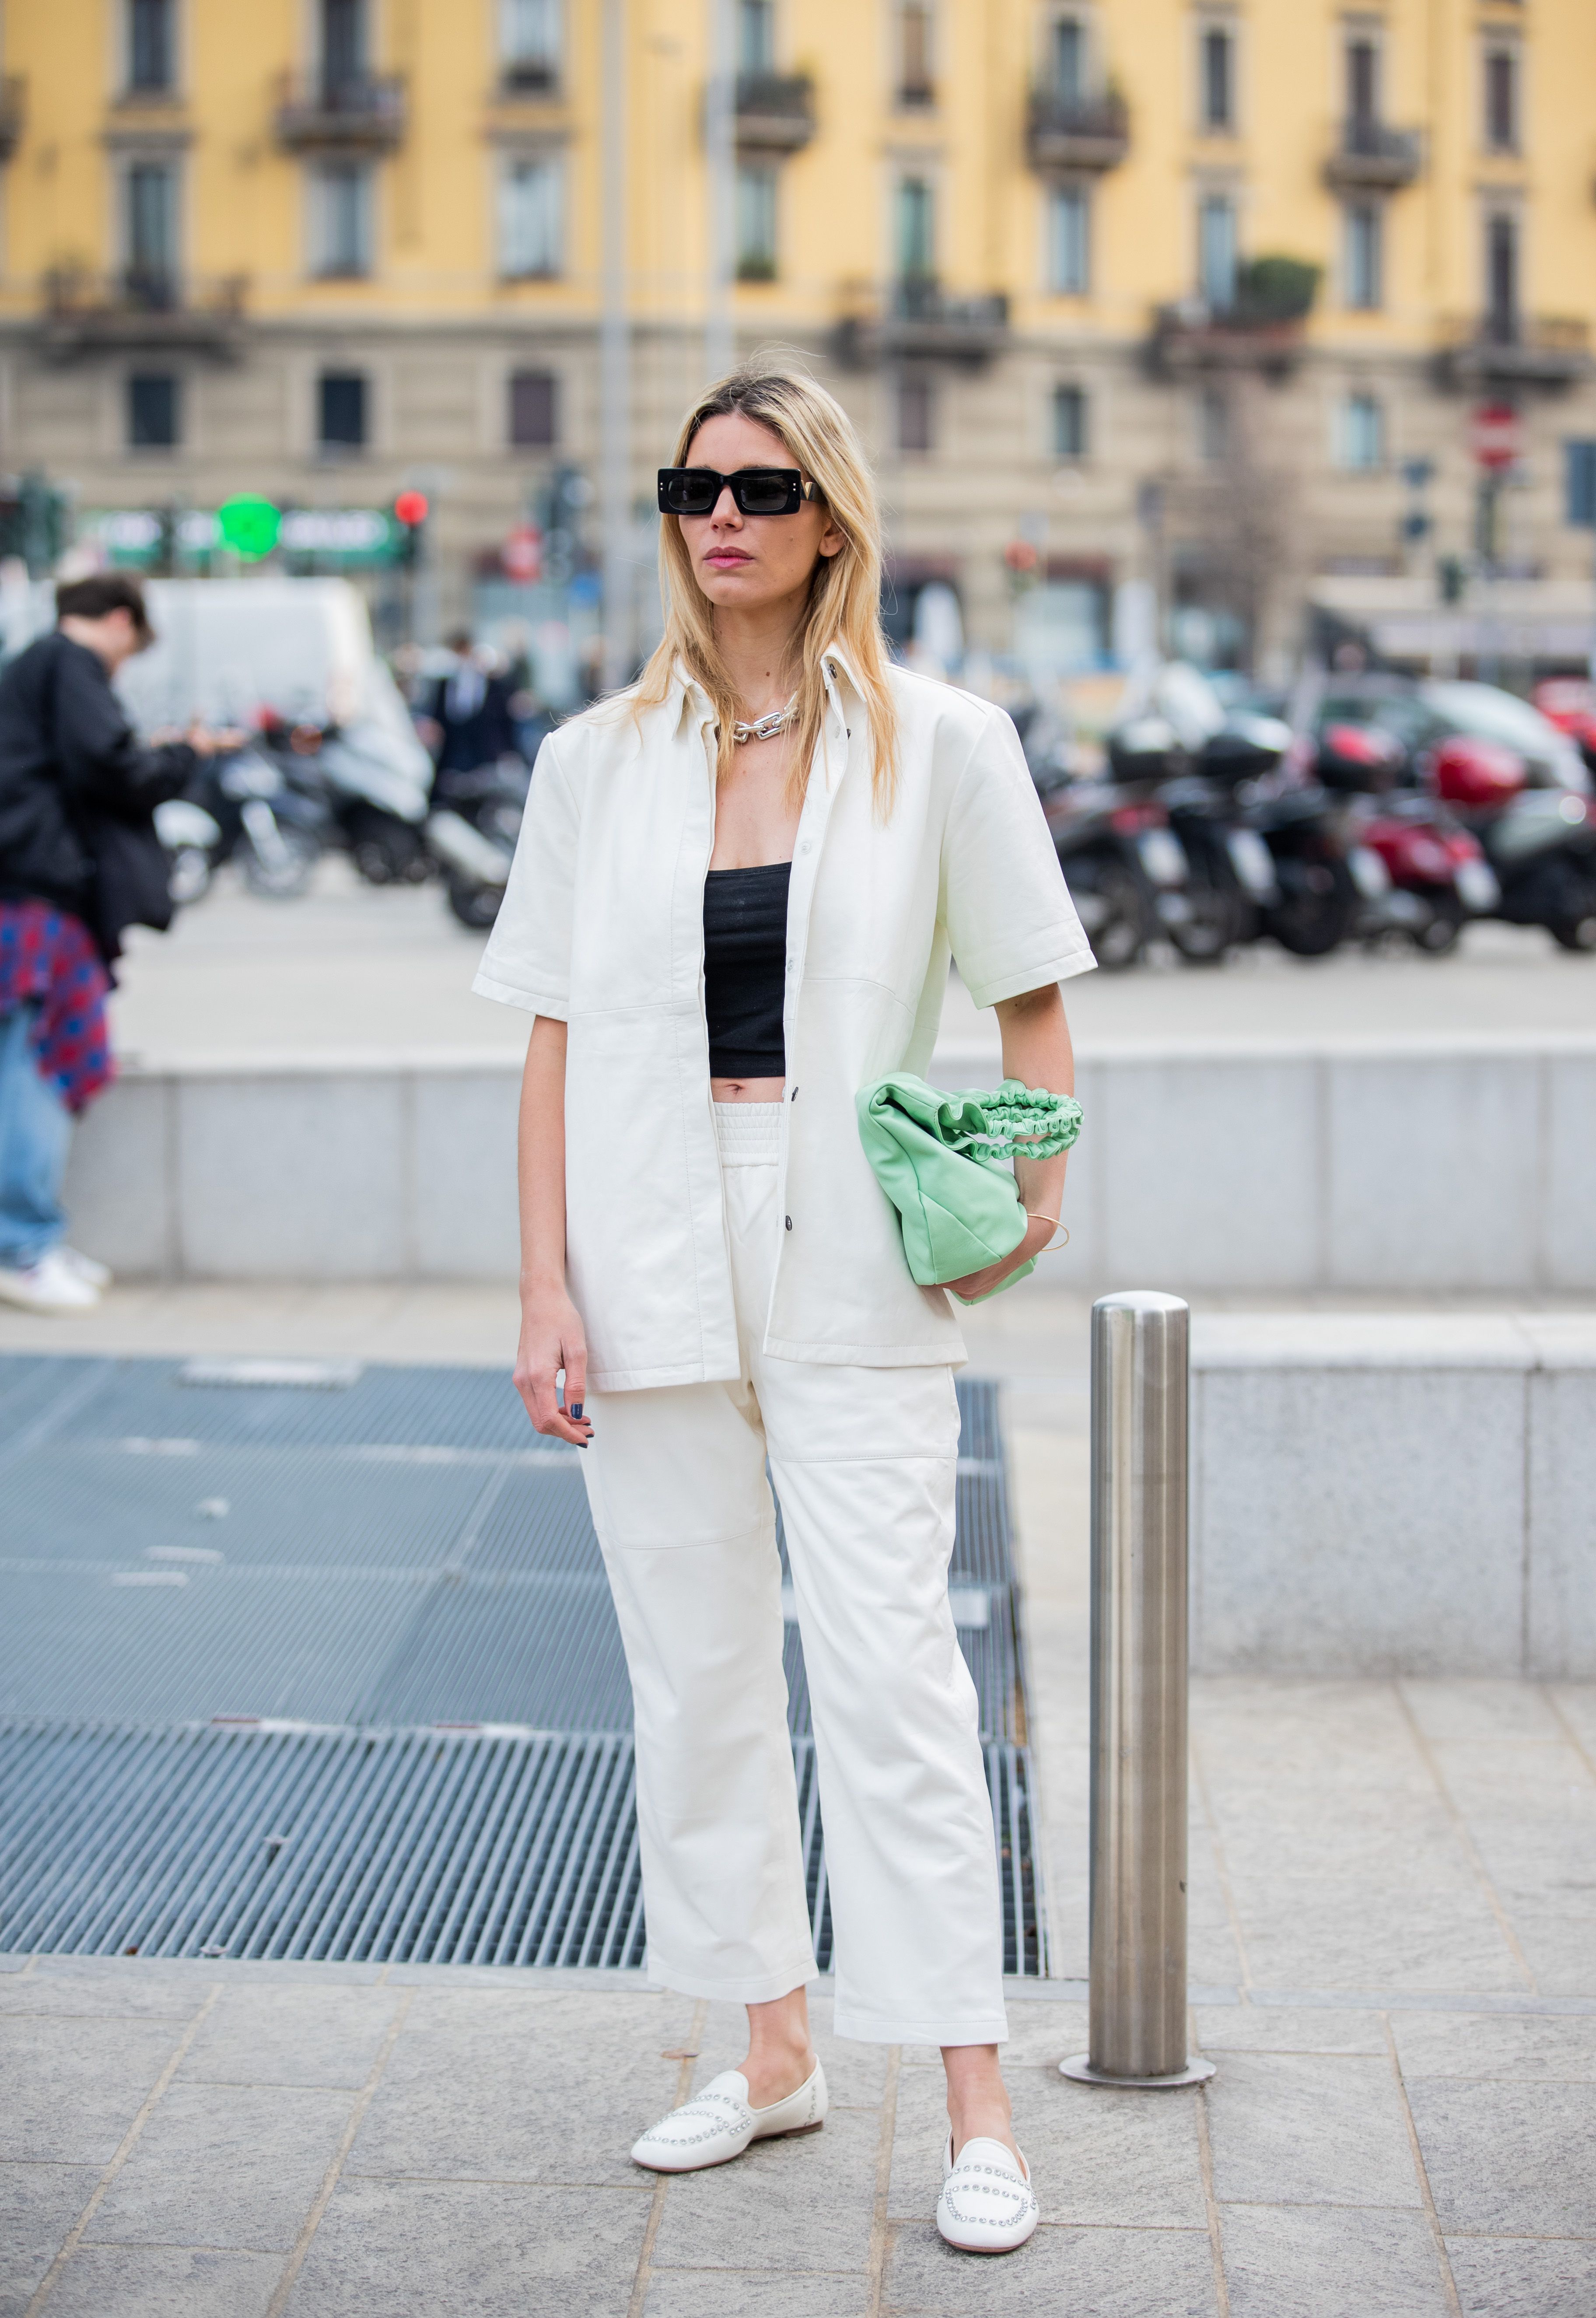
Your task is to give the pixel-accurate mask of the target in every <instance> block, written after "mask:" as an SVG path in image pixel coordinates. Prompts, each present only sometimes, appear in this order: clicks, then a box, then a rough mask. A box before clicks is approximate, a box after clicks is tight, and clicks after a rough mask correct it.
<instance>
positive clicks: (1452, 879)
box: [1358, 795, 1502, 957]
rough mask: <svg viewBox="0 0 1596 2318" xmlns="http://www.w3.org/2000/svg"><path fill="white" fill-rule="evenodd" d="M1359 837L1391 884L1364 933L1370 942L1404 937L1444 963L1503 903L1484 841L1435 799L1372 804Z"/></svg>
mask: <svg viewBox="0 0 1596 2318" xmlns="http://www.w3.org/2000/svg"><path fill="white" fill-rule="evenodd" d="M1358 840H1359V842H1360V843H1361V844H1363V845H1365V846H1367V848H1368V849H1370V850H1371V851H1372V852H1374V853H1376V854H1377V855H1378V856H1379V858H1380V859H1381V861H1382V862H1383V863H1384V864H1385V874H1386V876H1388V877H1389V879H1390V881H1391V884H1390V890H1389V891H1388V892H1387V893H1386V894H1384V895H1383V896H1382V897H1381V899H1380V900H1379V901H1378V902H1376V903H1370V905H1369V908H1368V911H1367V914H1366V917H1365V920H1364V922H1363V924H1362V926H1361V927H1360V928H1359V931H1360V932H1361V933H1362V935H1363V937H1364V939H1365V940H1366V941H1374V942H1377V941H1378V940H1379V939H1380V937H1381V936H1382V935H1384V934H1388V933H1400V934H1403V935H1405V936H1406V937H1407V939H1409V940H1410V941H1411V942H1412V944H1413V947H1414V948H1416V949H1418V950H1421V952H1422V953H1423V954H1424V956H1425V957H1447V956H1448V953H1449V952H1450V951H1452V950H1454V949H1456V948H1457V938H1458V936H1459V934H1461V932H1462V931H1463V929H1464V927H1465V926H1466V923H1467V922H1468V921H1469V919H1470V918H1471V917H1488V916H1490V915H1491V913H1492V912H1493V911H1494V910H1495V909H1496V907H1497V905H1498V904H1499V903H1500V902H1501V899H1502V887H1501V885H1500V884H1499V883H1498V881H1497V876H1496V873H1495V871H1494V870H1493V868H1492V867H1491V865H1490V863H1489V862H1488V861H1487V860H1486V858H1485V855H1484V848H1483V847H1482V845H1481V844H1480V841H1479V840H1478V838H1477V837H1475V835H1474V834H1473V833H1472V832H1471V831H1468V830H1466V829H1461V828H1459V827H1458V826H1457V822H1454V821H1453V820H1451V818H1450V816H1449V815H1447V814H1445V813H1442V812H1440V811H1439V810H1438V808H1437V807H1436V805H1435V804H1434V803H1433V802H1432V801H1431V800H1430V798H1429V797H1423V796H1414V795H1397V796H1389V797H1381V798H1379V799H1378V800H1376V799H1372V798H1371V799H1370V800H1369V802H1368V804H1367V808H1366V810H1365V812H1364V813H1362V814H1361V815H1360V816H1359V819H1358Z"/></svg>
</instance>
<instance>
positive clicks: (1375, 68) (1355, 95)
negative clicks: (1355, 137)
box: [1347, 40, 1380, 129]
mask: <svg viewBox="0 0 1596 2318" xmlns="http://www.w3.org/2000/svg"><path fill="white" fill-rule="evenodd" d="M1379 67H1380V52H1379V49H1377V48H1376V45H1375V43H1374V41H1373V40H1349V41H1348V43H1347V119H1348V120H1349V122H1350V123H1351V125H1352V127H1353V128H1354V129H1372V128H1373V127H1374V125H1375V123H1376V121H1377V120H1378V119H1379V117H1380V84H1379Z"/></svg>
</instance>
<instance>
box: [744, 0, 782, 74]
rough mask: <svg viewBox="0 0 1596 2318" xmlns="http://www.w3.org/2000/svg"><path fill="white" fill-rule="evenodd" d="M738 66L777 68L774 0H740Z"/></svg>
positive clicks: (748, 69)
mask: <svg viewBox="0 0 1596 2318" xmlns="http://www.w3.org/2000/svg"><path fill="white" fill-rule="evenodd" d="M737 68H738V70H739V71H740V72H745V73H773V72H774V71H775V70H776V8H775V5H774V0H740V5H739V7H738V12H737Z"/></svg>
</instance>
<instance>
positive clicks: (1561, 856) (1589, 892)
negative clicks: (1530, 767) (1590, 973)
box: [1423, 733, 1596, 951]
mask: <svg viewBox="0 0 1596 2318" xmlns="http://www.w3.org/2000/svg"><path fill="white" fill-rule="evenodd" d="M1423 770H1424V777H1425V779H1426V781H1427V784H1428V786H1430V789H1431V791H1432V792H1433V794H1434V795H1437V796H1439V797H1441V798H1443V799H1444V800H1445V802H1446V803H1447V804H1449V805H1450V806H1451V807H1452V808H1453V809H1454V811H1455V812H1456V813H1457V815H1458V816H1459V818H1460V819H1461V820H1462V821H1463V822H1465V823H1466V825H1467V827H1468V828H1469V829H1471V830H1472V831H1474V833H1475V836H1476V837H1477V838H1478V840H1479V841H1480V844H1481V846H1482V847H1483V849H1484V855H1485V859H1486V861H1487V862H1488V863H1489V865H1490V867H1491V868H1492V870H1493V872H1494V874H1495V876H1496V878H1497V879H1498V881H1499V883H1500V886H1501V896H1500V899H1499V901H1498V903H1497V904H1496V908H1495V912H1494V914H1495V915H1496V916H1498V917H1502V918H1505V919H1507V920H1508V921H1509V922H1510V923H1511V924H1513V925H1520V926H1545V927H1546V929H1547V931H1548V933H1550V935H1551V937H1552V939H1553V940H1554V941H1556V943H1558V944H1559V945H1560V947H1561V948H1564V949H1570V950H1584V951H1592V950H1596V806H1593V804H1592V799H1591V798H1590V797H1589V796H1587V795H1582V794H1581V793H1580V792H1579V791H1578V790H1575V789H1570V788H1528V787H1526V786H1525V768H1524V764H1523V761H1522V759H1520V758H1519V757H1517V756H1515V754H1514V753H1513V751H1512V750H1511V749H1507V748H1503V747H1502V746H1501V745H1500V744H1499V743H1498V742H1496V741H1482V740H1476V739H1475V738H1474V737H1473V736H1472V735H1471V734H1467V733H1454V734H1452V735H1451V736H1450V737H1449V738H1448V739H1447V740H1444V741H1439V742H1438V743H1437V745H1436V746H1435V747H1434V748H1433V749H1431V750H1430V751H1429V753H1428V758H1427V761H1426V763H1425V766H1424V768H1423Z"/></svg>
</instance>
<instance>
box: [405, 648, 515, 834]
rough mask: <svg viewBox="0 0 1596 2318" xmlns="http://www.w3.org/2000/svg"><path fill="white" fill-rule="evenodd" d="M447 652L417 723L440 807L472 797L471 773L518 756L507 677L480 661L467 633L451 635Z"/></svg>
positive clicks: (424, 701) (512, 689)
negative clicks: (450, 660) (447, 662)
mask: <svg viewBox="0 0 1596 2318" xmlns="http://www.w3.org/2000/svg"><path fill="white" fill-rule="evenodd" d="M449 650H450V651H452V652H453V654H454V666H453V668H452V669H450V670H449V673H448V674H447V676H440V677H435V678H434V679H433V680H432V682H431V684H430V685H429V686H428V687H426V691H425V692H424V694H423V696H422V700H421V713H420V715H419V716H418V717H417V730H418V731H419V732H420V734H421V737H422V739H423V740H424V741H426V745H427V747H428V748H429V749H430V750H432V753H433V761H434V763H435V765H436V767H437V771H436V773H435V777H434V779H433V795H434V797H435V799H436V800H437V802H438V803H439V804H444V803H445V802H446V801H447V800H448V799H449V798H450V797H451V796H471V795H476V794H477V791H476V788H475V787H474V786H473V785H472V781H471V776H472V775H473V774H476V773H480V772H481V771H482V770H483V769H484V768H485V767H487V766H489V765H496V764H498V760H499V759H500V758H501V757H513V756H516V755H517V754H518V753H519V741H518V738H517V734H516V719H515V716H514V714H512V712H511V707H510V701H511V696H512V694H513V692H514V690H515V687H514V686H513V685H512V683H511V681H510V679H509V678H508V677H507V676H506V675H503V674H501V673H500V672H499V670H498V669H496V668H494V667H492V666H491V665H489V664H488V663H487V662H486V661H485V659H484V657H483V656H482V655H481V654H480V653H479V652H478V651H477V649H476V645H475V643H474V642H473V641H472V638H471V631H470V629H469V628H457V629H456V630H455V632H454V633H453V635H452V636H451V637H450V638H449Z"/></svg>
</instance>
